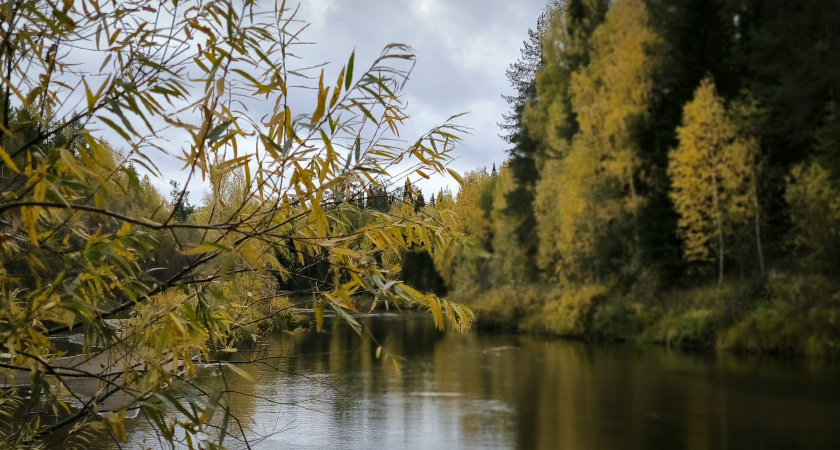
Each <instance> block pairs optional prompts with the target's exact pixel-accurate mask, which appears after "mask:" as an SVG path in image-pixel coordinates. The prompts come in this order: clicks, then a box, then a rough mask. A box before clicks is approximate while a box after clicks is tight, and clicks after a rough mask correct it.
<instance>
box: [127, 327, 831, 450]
mask: <svg viewBox="0 0 840 450" xmlns="http://www.w3.org/2000/svg"><path fill="white" fill-rule="evenodd" d="M363 322H364V324H365V327H366V328H367V329H368V330H369V331H370V335H371V336H372V337H371V336H368V337H365V338H359V337H358V336H357V335H356V334H354V333H353V331H352V330H351V329H350V328H349V327H346V326H345V325H344V324H343V323H341V322H340V321H337V320H328V321H327V323H326V324H325V328H326V332H325V333H320V334H319V333H316V332H315V330H314V327H313V329H311V330H309V331H306V332H303V333H301V334H299V335H297V336H294V337H288V336H284V337H279V336H278V337H277V338H276V339H273V340H271V341H270V342H269V343H267V344H266V345H265V346H263V347H261V348H260V350H261V352H262V353H261V354H262V355H264V356H273V357H279V358H277V359H271V360H270V361H267V364H261V365H252V366H247V368H246V370H247V371H248V372H249V373H250V374H251V376H252V377H253V379H254V381H253V382H249V381H246V380H245V379H244V378H241V377H238V376H237V375H235V374H232V373H226V374H225V378H226V379H227V381H228V382H229V383H230V386H234V387H235V389H236V390H237V391H240V392H241V393H242V395H239V396H237V400H236V403H235V405H234V408H235V411H234V412H235V413H236V414H237V415H238V416H240V417H241V418H243V419H245V420H247V421H248V422H247V424H248V426H249V428H250V432H249V436H250V437H251V439H252V442H251V444H253V445H254V446H255V447H256V448H293V449H294V448H360V449H362V448H377V447H380V448H430V449H442V448H528V449H531V448H534V449H540V448H546V449H548V448H551V449H555V448H560V449H601V448H622V449H633V448H639V449H651V448H653V449H657V448H661V449H682V448H685V449H695V448H697V449H701V448H703V449H705V448H721V449H725V448H731V449H741V448H768V449H773V448H779V449H782V448H784V449H789V448H840V434H838V433H836V423H837V418H840V377H838V375H840V365H838V364H837V363H833V362H826V361H813V360H811V361H808V360H790V359H774V358H746V357H742V356H736V355H729V354H715V353H683V352H677V351H669V350H667V349H662V348H657V347H645V348H640V347H635V346H630V345H611V346H594V345H585V344H582V343H574V342H566V341H559V340H551V339H544V338H539V337H531V336H495V335H482V334H477V333H470V334H467V335H459V334H455V333H441V332H439V331H437V330H435V329H434V327H433V326H432V324H431V320H430V318H429V317H428V316H426V315H417V314H410V315H407V316H403V315H388V316H378V317H368V318H364V319H363ZM377 342H378V343H381V344H382V345H383V346H384V347H385V348H386V349H387V350H389V351H390V352H391V353H393V354H396V355H399V356H401V357H404V358H405V360H404V361H403V362H402V364H401V372H402V373H401V376H400V375H398V374H397V372H396V370H394V369H393V367H392V366H391V365H390V363H388V362H386V361H383V360H381V359H377V358H376V356H375V354H376V348H377V346H378V343H377ZM212 371H213V369H211V368H207V369H205V372H204V373H203V375H204V378H203V381H202V382H204V383H206V384H210V383H213V382H220V380H221V379H222V378H221V377H212V376H210V375H211V373H212ZM146 426H147V425H146V424H145V423H144V422H143V421H142V420H134V421H132V422H131V424H129V427H128V432H129V435H130V439H131V441H132V442H133V443H140V442H142V441H143V440H144V439H145V440H146V445H154V441H151V440H150V438H151V434H149V432H148V429H147V428H145V427H146ZM257 436H267V437H266V438H265V439H264V440H261V441H259V442H257V441H256V438H257ZM228 444H234V445H233V447H234V448H235V447H236V446H237V445H239V444H236V443H231V442H228Z"/></svg>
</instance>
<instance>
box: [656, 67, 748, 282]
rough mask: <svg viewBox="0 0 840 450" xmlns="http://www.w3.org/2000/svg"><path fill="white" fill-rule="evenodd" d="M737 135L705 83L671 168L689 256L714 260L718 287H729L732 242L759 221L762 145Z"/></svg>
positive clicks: (691, 109)
mask: <svg viewBox="0 0 840 450" xmlns="http://www.w3.org/2000/svg"><path fill="white" fill-rule="evenodd" d="M737 132H738V129H737V127H736V125H735V124H734V123H733V119H732V117H731V114H730V113H729V112H728V111H727V108H726V105H725V104H724V102H723V100H722V99H721V98H720V97H718V95H717V93H716V92H715V85H714V82H713V81H712V80H711V79H708V78H707V79H705V80H703V82H702V83H701V84H700V87H698V88H697V91H696V93H695V95H694V100H692V102H691V103H689V104H687V105H686V106H685V113H684V117H683V126H682V127H680V128H679V129H678V130H677V135H678V137H679V146H678V147H677V148H676V149H674V150H673V151H672V152H671V158H670V159H671V162H670V165H669V168H668V173H669V175H670V177H671V183H672V191H671V198H672V200H673V202H674V205H675V207H676V210H677V212H678V213H679V215H680V219H679V228H680V234H681V236H682V237H683V241H684V245H685V257H686V259H687V260H689V261H709V260H711V259H712V256H713V255H714V259H717V261H718V284H721V283H723V277H724V261H725V259H726V255H727V245H726V241H727V239H732V237H733V235H734V234H735V233H736V231H737V230H738V229H739V228H743V225H744V224H745V223H746V222H748V221H749V219H750V218H752V217H757V209H758V208H757V189H756V186H755V182H756V181H755V180H756V175H755V160H756V156H757V145H756V142H755V141H754V140H749V139H745V138H744V137H742V136H739V135H738V133H737ZM756 220H757V223H758V219H756ZM759 248H760V241H759ZM762 264H763V263H762Z"/></svg>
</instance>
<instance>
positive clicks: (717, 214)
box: [712, 173, 724, 286]
mask: <svg viewBox="0 0 840 450" xmlns="http://www.w3.org/2000/svg"><path fill="white" fill-rule="evenodd" d="M712 199H713V200H714V204H715V221H716V222H717V235H718V286H720V285H722V284H723V250H724V248H723V218H722V217H721V212H720V202H719V201H718V185H717V176H716V175H715V174H714V173H713V175H712Z"/></svg>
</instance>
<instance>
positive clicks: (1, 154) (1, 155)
mask: <svg viewBox="0 0 840 450" xmlns="http://www.w3.org/2000/svg"><path fill="white" fill-rule="evenodd" d="M0 159H2V160H3V162H4V163H6V166H7V167H8V168H10V169H12V171H14V172H15V173H20V169H18V167H17V166H16V165H15V162H14V161H12V158H10V157H9V154H8V153H6V151H5V150H3V147H0Z"/></svg>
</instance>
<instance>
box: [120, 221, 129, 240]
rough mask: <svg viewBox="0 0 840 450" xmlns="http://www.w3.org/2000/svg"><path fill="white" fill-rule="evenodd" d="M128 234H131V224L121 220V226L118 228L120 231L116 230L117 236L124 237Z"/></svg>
mask: <svg viewBox="0 0 840 450" xmlns="http://www.w3.org/2000/svg"><path fill="white" fill-rule="evenodd" d="M129 234H131V224H130V223H128V222H123V226H122V228H120V231H117V237H126V236H128V235H129Z"/></svg>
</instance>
